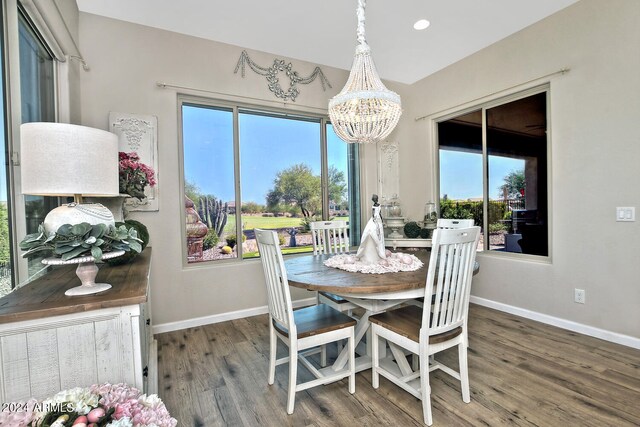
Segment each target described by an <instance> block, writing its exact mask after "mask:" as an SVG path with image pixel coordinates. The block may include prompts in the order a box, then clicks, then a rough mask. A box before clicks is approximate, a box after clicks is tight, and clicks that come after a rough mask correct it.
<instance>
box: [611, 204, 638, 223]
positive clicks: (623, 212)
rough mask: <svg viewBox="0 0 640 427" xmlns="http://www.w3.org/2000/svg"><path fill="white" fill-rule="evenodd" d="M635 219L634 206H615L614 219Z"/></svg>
mask: <svg viewBox="0 0 640 427" xmlns="http://www.w3.org/2000/svg"><path fill="white" fill-rule="evenodd" d="M635 220H636V208H635V207H634V206H630V207H618V208H616V221H618V222H633V221H635Z"/></svg>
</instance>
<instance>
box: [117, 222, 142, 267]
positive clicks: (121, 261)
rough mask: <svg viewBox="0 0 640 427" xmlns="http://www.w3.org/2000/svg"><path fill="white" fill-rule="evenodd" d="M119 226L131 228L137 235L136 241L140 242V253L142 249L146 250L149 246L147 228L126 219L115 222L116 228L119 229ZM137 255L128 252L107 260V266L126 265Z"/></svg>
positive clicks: (134, 252)
mask: <svg viewBox="0 0 640 427" xmlns="http://www.w3.org/2000/svg"><path fill="white" fill-rule="evenodd" d="M121 225H124V226H125V227H127V228H131V227H133V228H134V229H135V230H136V232H137V233H138V239H140V240H141V241H142V242H141V243H140V244H141V246H142V251H144V248H146V247H147V245H148V244H149V230H148V229H147V226H146V225H144V224H143V223H141V222H140V221H136V220H133V219H127V220H125V221H124V222H116V227H120V226H121ZM142 251H141V252H142ZM138 255H139V254H138V252H136V251H129V252H127V253H125V254H124V255H122V256H119V257H116V258H111V259H108V260H107V264H109V265H122V264H128V263H130V262H132V261H133V260H134V259H135V257H137V256H138Z"/></svg>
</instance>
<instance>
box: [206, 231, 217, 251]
mask: <svg viewBox="0 0 640 427" xmlns="http://www.w3.org/2000/svg"><path fill="white" fill-rule="evenodd" d="M219 241H220V238H219V237H218V233H217V232H216V230H214V229H210V230H209V231H208V232H207V235H206V236H204V239H203V240H202V249H204V250H205V251H206V250H208V249H211V248H215V247H216V245H217V244H218V242H219Z"/></svg>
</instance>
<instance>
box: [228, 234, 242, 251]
mask: <svg viewBox="0 0 640 427" xmlns="http://www.w3.org/2000/svg"><path fill="white" fill-rule="evenodd" d="M224 239H225V240H226V241H227V246H229V247H231V248H233V247H234V246H235V245H236V242H237V239H236V235H235V234H229V235H228V236H227V237H225V238H224ZM246 240H247V236H245V235H244V234H243V235H242V241H243V242H245V241H246Z"/></svg>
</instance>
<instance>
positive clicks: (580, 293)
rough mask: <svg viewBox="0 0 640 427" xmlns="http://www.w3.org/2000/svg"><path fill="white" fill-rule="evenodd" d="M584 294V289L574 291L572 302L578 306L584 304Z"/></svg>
mask: <svg viewBox="0 0 640 427" xmlns="http://www.w3.org/2000/svg"><path fill="white" fill-rule="evenodd" d="M584 300H585V292H584V289H577V288H576V289H574V294H573V301H574V302H577V303H578V304H584Z"/></svg>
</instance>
